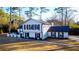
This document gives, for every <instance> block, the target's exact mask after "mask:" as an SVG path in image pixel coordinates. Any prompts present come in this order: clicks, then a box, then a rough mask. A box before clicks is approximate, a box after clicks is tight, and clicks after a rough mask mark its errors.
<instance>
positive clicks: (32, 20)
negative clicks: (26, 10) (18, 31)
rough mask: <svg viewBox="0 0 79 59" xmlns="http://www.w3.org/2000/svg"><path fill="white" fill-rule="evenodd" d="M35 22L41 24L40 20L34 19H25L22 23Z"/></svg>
mask: <svg viewBox="0 0 79 59" xmlns="http://www.w3.org/2000/svg"><path fill="white" fill-rule="evenodd" d="M37 23H39V24H41V23H42V22H40V21H38V20H34V19H28V20H27V21H25V22H24V24H37Z"/></svg>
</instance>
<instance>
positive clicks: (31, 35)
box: [22, 20, 42, 38]
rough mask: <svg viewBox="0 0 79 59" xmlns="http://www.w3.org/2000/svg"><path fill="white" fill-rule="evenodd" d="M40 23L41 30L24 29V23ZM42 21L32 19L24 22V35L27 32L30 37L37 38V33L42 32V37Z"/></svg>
mask: <svg viewBox="0 0 79 59" xmlns="http://www.w3.org/2000/svg"><path fill="white" fill-rule="evenodd" d="M34 24H36V25H38V24H39V25H40V30H27V29H24V25H34ZM41 25H42V23H40V22H37V21H35V20H30V21H27V22H26V23H24V24H23V25H22V26H23V27H22V28H23V34H24V37H25V33H29V37H32V38H35V33H40V38H42V27H41Z"/></svg>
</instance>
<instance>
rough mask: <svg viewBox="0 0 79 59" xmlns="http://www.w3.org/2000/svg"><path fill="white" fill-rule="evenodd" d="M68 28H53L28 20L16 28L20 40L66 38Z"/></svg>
mask: <svg viewBox="0 0 79 59" xmlns="http://www.w3.org/2000/svg"><path fill="white" fill-rule="evenodd" d="M68 31H69V27H68V26H54V24H52V25H51V24H49V23H48V22H44V21H41V20H35V19H28V20H27V21H25V22H24V23H22V24H21V25H20V27H19V28H18V34H19V35H20V37H21V38H26V39H28V38H35V39H45V38H48V37H51V38H68Z"/></svg>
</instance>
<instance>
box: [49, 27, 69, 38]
mask: <svg viewBox="0 0 79 59" xmlns="http://www.w3.org/2000/svg"><path fill="white" fill-rule="evenodd" d="M68 32H69V27H68V26H51V27H50V28H49V30H48V37H51V38H62V39H63V38H68V37H69V35H68Z"/></svg>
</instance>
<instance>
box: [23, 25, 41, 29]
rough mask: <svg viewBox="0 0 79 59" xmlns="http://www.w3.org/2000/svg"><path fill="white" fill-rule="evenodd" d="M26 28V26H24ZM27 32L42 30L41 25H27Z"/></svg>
mask: <svg viewBox="0 0 79 59" xmlns="http://www.w3.org/2000/svg"><path fill="white" fill-rule="evenodd" d="M24 28H26V26H24ZM27 30H40V25H39V24H38V25H37V24H33V25H27Z"/></svg>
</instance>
